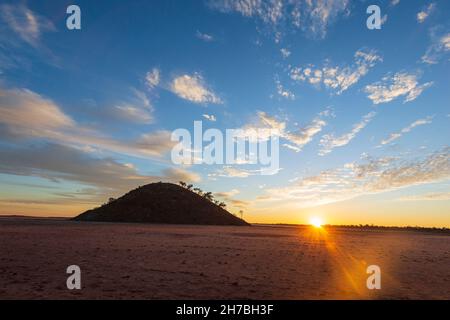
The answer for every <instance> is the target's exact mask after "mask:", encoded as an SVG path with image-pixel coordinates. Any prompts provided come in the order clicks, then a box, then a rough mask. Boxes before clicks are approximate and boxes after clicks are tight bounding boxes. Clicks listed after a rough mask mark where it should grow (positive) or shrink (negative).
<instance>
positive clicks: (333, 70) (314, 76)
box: [289, 50, 382, 94]
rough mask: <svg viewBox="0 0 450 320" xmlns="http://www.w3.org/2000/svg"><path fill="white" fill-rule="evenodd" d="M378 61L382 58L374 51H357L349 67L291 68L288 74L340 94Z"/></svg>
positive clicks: (298, 79)
mask: <svg viewBox="0 0 450 320" xmlns="http://www.w3.org/2000/svg"><path fill="white" fill-rule="evenodd" d="M379 61H382V58H381V57H380V56H379V55H378V54H376V53H375V51H365V50H358V51H357V52H356V53H355V55H354V64H353V65H351V66H344V67H340V66H329V65H325V66H322V67H315V66H314V65H308V66H305V67H293V68H291V70H290V72H289V73H290V77H291V78H292V79H293V80H296V81H300V82H308V83H310V84H312V85H315V86H320V85H321V84H323V85H324V86H325V87H326V88H328V89H332V90H335V91H336V92H337V94H341V93H342V92H344V91H346V90H347V89H348V88H350V87H351V86H352V85H354V84H356V83H357V82H358V81H359V79H360V78H361V77H363V76H365V75H366V74H367V73H368V72H369V70H370V68H372V67H374V66H375V65H376V63H377V62H379Z"/></svg>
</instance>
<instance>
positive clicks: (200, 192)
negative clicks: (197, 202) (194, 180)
mask: <svg viewBox="0 0 450 320" xmlns="http://www.w3.org/2000/svg"><path fill="white" fill-rule="evenodd" d="M194 191H195V192H197V194H199V195H203V190H202V189H200V188H194Z"/></svg>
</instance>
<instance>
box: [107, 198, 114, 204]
mask: <svg viewBox="0 0 450 320" xmlns="http://www.w3.org/2000/svg"><path fill="white" fill-rule="evenodd" d="M114 201H116V199H115V198H109V199H108V204H109V203H111V202H114Z"/></svg>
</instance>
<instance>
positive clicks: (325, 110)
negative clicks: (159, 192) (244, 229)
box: [0, 0, 450, 228]
mask: <svg viewBox="0 0 450 320" xmlns="http://www.w3.org/2000/svg"><path fill="white" fill-rule="evenodd" d="M175 4H176V5H175ZM77 5H78V6H79V8H80V10H81V24H80V29H69V28H68V25H67V23H68V21H67V18H68V16H69V14H68V13H67V11H66V10H67V4H66V3H55V2H53V1H40V2H31V1H23V2H20V3H16V2H14V1H2V3H1V4H0V24H1V25H2V26H3V28H1V30H0V112H1V114H2V115H1V117H0V186H1V188H2V190H1V191H0V216H28V217H42V218H46V217H47V218H51V217H55V218H57V217H61V218H69V217H74V216H76V215H77V214H80V213H82V212H84V211H86V210H88V209H91V208H94V207H97V206H99V205H101V204H102V203H105V202H106V201H107V200H108V199H109V198H110V197H112V198H117V197H120V196H122V195H123V194H125V193H126V192H128V191H130V190H132V189H135V188H137V187H138V186H140V185H144V184H148V183H153V182H158V181H167V182H171V183H175V184H177V183H178V182H179V181H180V180H181V181H186V182H187V183H191V184H193V185H194V186H195V187H199V188H201V189H203V190H205V191H210V192H212V193H213V194H214V196H215V197H216V198H217V199H219V200H220V201H224V202H226V203H227V210H228V211H230V212H232V213H234V214H235V213H237V212H239V211H240V210H242V211H243V212H244V220H246V221H248V222H249V223H252V224H272V225H273V224H290V225H310V224H311V223H310V221H311V220H312V219H320V220H321V221H322V223H323V224H324V225H333V226H349V225H355V226H357V225H375V226H385V227H407V226H410V227H413V226H416V227H419V226H420V227H423V228H450V146H449V143H448V142H449V137H450V126H449V124H450V123H449V122H450V105H449V101H450V93H449V90H448V88H450V77H449V76H448V75H449V74H450V25H449V21H450V19H449V17H450V2H448V1H447V2H444V1H414V2H411V1H399V0H396V1H393V0H386V1H378V2H377V5H378V6H379V7H380V9H381V17H382V21H381V25H380V28H379V29H374V30H372V29H369V28H368V26H367V25H366V20H367V19H368V17H369V16H370V14H368V13H367V11H366V10H367V7H368V5H369V4H368V3H366V2H364V1H347V0H332V1H329V2H327V3H326V4H323V5H321V2H316V3H308V2H304V1H296V0H294V1H289V2H284V1H266V2H259V1H254V2H248V1H245V0H239V1H234V2H233V1H230V0H203V1H196V2H173V1H167V0H166V1H154V2H151V3H149V2H147V1H135V2H132V3H125V2H112V3H111V2H108V1H103V0H102V1H96V2H90V1H78V3H77ZM350 35H351V36H350ZM198 121H201V125H202V126H201V127H200V129H201V130H202V131H201V133H202V134H201V135H200V136H197V135H196V133H197V129H196V127H195V126H196V124H198V123H199V122H198ZM209 129H211V130H215V132H219V133H220V134H221V136H220V137H222V138H223V136H226V133H227V130H234V129H239V130H241V133H244V134H245V137H246V138H248V144H249V147H248V148H249V149H250V145H251V142H250V140H251V139H252V138H255V136H253V135H254V132H257V136H256V138H257V139H256V141H258V143H259V142H261V141H262V142H264V143H265V142H267V143H269V142H273V141H274V140H271V139H272V138H274V139H275V140H276V144H272V145H271V147H270V155H269V147H267V149H265V151H267V155H266V156H267V157H266V158H268V159H265V160H270V166H272V165H277V166H278V167H277V168H275V170H272V171H270V172H264V169H265V168H264V167H262V166H259V165H260V163H259V162H258V163H257V164H254V163H251V162H250V161H249V159H248V158H245V157H244V158H242V159H241V158H239V156H238V159H237V160H238V161H236V162H234V163H228V162H227V161H228V158H227V156H228V152H229V149H227V150H226V152H225V151H223V150H221V151H220V152H221V153H220V154H221V156H222V157H221V159H220V162H216V163H214V164H208V163H207V162H206V160H205V159H206V158H207V145H208V143H207V142H208V141H211V140H207V139H205V136H204V133H205V132H206V130H209ZM177 130H178V131H177ZM179 130H184V131H179ZM258 130H261V131H258ZM262 130H269V131H270V134H267V133H266V131H262ZM175 132H188V133H189V134H190V135H189V144H188V145H187V147H186V149H189V150H188V151H189V155H188V156H189V160H191V161H192V162H189V163H183V162H177V161H175V160H174V156H173V154H174V152H173V150H174V148H175V146H174V145H175V142H176V141H174V140H173V139H172V138H173V136H174V133H175ZM210 132H212V131H210ZM191 136H192V137H193V141H190V138H191ZM259 138H261V141H260V140H258V139H259ZM216 141H217V136H216V139H215V140H214V143H216ZM226 141H227V140H226V139H225V140H224V139H222V141H221V145H222V147H224V146H223V145H224V144H225V142H226ZM178 142H180V141H178ZM183 142H184V141H183ZM253 142H254V141H253ZM275 147H277V148H275ZM232 150H233V153H234V145H233V149H232ZM237 150H238V151H237V153H239V149H237ZM255 150H256V149H255ZM257 150H258V151H259V153H258V157H261V145H258V149H257ZM214 151H215V153H214V156H218V153H217V150H216V149H214ZM246 151H247V150H245V152H246ZM211 154H212V153H211ZM252 155H254V156H255V157H256V152H255V154H252V152H251V151H249V155H248V156H249V157H250V156H252ZM183 159H184V158H183ZM258 160H260V159H259V158H258ZM196 161H198V162H196ZM202 161H203V162H202ZM261 163H262V162H261ZM271 169H273V168H271Z"/></svg>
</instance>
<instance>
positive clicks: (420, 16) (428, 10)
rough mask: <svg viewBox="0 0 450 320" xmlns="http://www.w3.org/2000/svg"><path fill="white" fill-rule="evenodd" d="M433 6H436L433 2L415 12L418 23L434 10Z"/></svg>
mask: <svg viewBox="0 0 450 320" xmlns="http://www.w3.org/2000/svg"><path fill="white" fill-rule="evenodd" d="M435 7H436V3H434V2H433V3H430V4H429V5H427V6H426V7H425V8H424V9H423V10H422V11H420V12H418V13H417V21H418V22H419V23H423V22H424V21H425V20H426V19H427V18H428V17H429V16H430V14H431V13H432V12H433V11H434V9H435Z"/></svg>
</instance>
